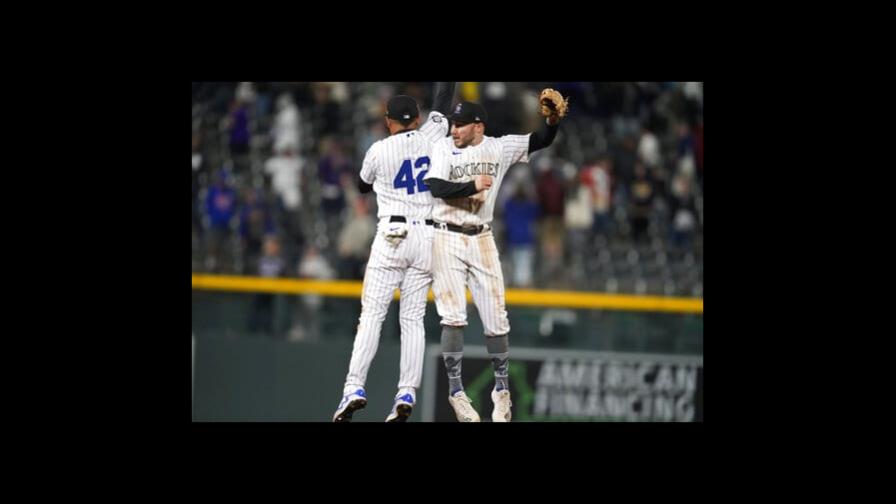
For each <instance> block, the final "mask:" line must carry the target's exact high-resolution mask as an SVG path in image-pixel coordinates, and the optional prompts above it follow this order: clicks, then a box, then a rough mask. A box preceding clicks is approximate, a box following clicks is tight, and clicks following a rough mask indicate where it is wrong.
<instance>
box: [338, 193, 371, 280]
mask: <svg viewBox="0 0 896 504" xmlns="http://www.w3.org/2000/svg"><path fill="white" fill-rule="evenodd" d="M352 209H353V211H352V216H351V218H350V219H348V220H347V221H346V223H345V225H344V226H343V227H342V232H340V233H339V242H338V249H339V260H340V268H339V270H340V271H339V278H345V279H352V280H360V279H363V278H364V264H365V263H366V262H367V258H368V256H369V255H370V245H371V244H372V243H373V237H374V235H375V234H376V220H375V219H374V218H373V217H372V216H371V215H370V211H369V210H368V200H367V199H366V198H360V197H356V198H355V200H354V203H353V204H352Z"/></svg>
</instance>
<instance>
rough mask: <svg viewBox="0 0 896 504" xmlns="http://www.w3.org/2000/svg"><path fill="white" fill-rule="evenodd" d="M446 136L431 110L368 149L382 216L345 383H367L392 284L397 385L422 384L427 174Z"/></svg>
mask: <svg viewBox="0 0 896 504" xmlns="http://www.w3.org/2000/svg"><path fill="white" fill-rule="evenodd" d="M447 134H448V121H447V119H445V116H443V115H442V114H440V113H438V112H432V113H430V115H429V118H428V120H427V121H426V123H425V124H423V126H421V127H420V129H418V130H416V131H407V132H403V133H398V134H396V135H392V136H390V137H388V138H385V139H383V140H380V141H378V142H376V143H374V144H373V145H371V146H370V149H368V151H367V154H366V156H365V157H364V164H363V166H362V168H361V179H362V180H364V182H366V183H368V184H373V190H374V191H375V192H376V201H377V205H378V207H379V209H378V213H377V216H378V217H380V222H379V225H378V227H377V235H376V238H375V239H374V241H373V246H372V248H371V252H370V260H369V261H368V262H367V271H366V272H365V274H364V287H363V289H362V294H361V318H360V321H359V324H358V331H357V333H356V335H355V343H354V348H353V349H352V357H351V362H350V364H349V371H348V375H347V376H346V380H345V386H346V389H348V388H356V387H358V386H362V387H363V386H364V384H365V383H366V381H367V372H368V371H369V369H370V364H371V363H372V362H373V357H374V355H375V354H376V350H377V346H378V345H379V339H380V329H381V328H382V325H383V320H385V318H386V313H387V312H388V310H389V303H391V302H392V297H393V295H394V293H395V289H396V288H398V289H399V290H400V292H401V303H400V307H399V321H400V323H401V373H400V376H399V382H398V387H399V389H402V388H406V387H413V388H415V389H416V388H419V387H420V382H421V380H422V377H423V354H424V350H425V343H426V341H425V334H424V327H423V317H424V315H425V313H426V294H427V293H428V292H429V286H430V284H431V283H432V267H431V265H432V254H431V250H432V239H433V228H432V226H427V225H426V220H427V219H430V218H431V214H432V205H433V198H432V195H431V194H430V192H429V187H428V186H427V185H426V184H424V183H423V177H424V176H425V175H426V172H427V170H428V169H429V167H430V158H431V155H432V153H431V151H432V145H433V142H434V141H435V140H438V139H439V138H442V137H445V136H446V135H447ZM391 216H402V217H405V219H406V221H407V222H405V223H395V222H390V217H391ZM393 228H398V229H401V228H406V229H407V236H406V237H405V238H404V239H403V240H402V241H401V242H400V243H399V244H398V245H393V244H392V243H390V242H389V241H388V240H387V239H386V236H385V234H386V233H387V232H389V231H390V229H393Z"/></svg>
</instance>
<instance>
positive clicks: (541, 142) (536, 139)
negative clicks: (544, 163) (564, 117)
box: [529, 118, 559, 154]
mask: <svg viewBox="0 0 896 504" xmlns="http://www.w3.org/2000/svg"><path fill="white" fill-rule="evenodd" d="M551 119H553V118H549V119H548V120H547V121H546V122H545V123H542V125H541V126H540V127H539V128H538V129H537V130H535V131H533V132H532V134H531V135H529V154H532V153H533V152H535V151H537V150H538V149H544V148H545V147H547V146H549V145H551V144H552V143H553V142H554V138H555V137H556V136H557V123H559V119H557V120H556V122H555V123H554V124H551V121H550V120H551Z"/></svg>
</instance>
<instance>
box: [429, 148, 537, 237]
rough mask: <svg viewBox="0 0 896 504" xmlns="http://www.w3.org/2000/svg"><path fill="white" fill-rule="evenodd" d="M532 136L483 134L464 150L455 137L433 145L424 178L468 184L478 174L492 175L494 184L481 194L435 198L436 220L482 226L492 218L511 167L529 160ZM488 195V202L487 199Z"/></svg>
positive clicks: (434, 210)
mask: <svg viewBox="0 0 896 504" xmlns="http://www.w3.org/2000/svg"><path fill="white" fill-rule="evenodd" d="M529 136H530V135H528V134H527V135H505V136H502V137H498V138H495V137H489V136H486V137H483V138H482V142H480V143H479V145H470V146H467V147H465V148H463V149H458V148H457V147H455V146H454V140H452V139H451V138H450V137H449V138H444V139H441V140H439V141H438V142H436V144H435V145H434V146H433V153H432V167H431V168H430V170H429V173H428V174H427V175H426V176H424V180H426V179H429V178H440V179H442V180H447V181H448V182H455V183H464V182H469V181H471V180H473V177H474V176H476V175H491V176H492V177H493V181H492V186H491V188H489V189H488V190H486V191H483V193H480V194H479V195H477V196H468V197H463V198H451V199H441V198H435V204H434V205H435V206H434V208H433V214H432V215H433V219H434V220H435V221H437V222H447V223H450V224H456V225H458V226H478V225H481V224H488V223H489V222H491V221H492V218H493V216H494V210H495V200H496V199H497V198H498V189H500V187H501V182H502V181H503V180H504V175H506V174H507V170H508V169H509V168H510V167H511V166H513V165H514V164H516V163H518V162H527V161H529ZM483 198H484V201H483Z"/></svg>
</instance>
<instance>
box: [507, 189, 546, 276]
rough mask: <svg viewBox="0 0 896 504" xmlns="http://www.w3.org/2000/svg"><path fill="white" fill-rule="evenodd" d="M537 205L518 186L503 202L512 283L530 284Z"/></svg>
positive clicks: (533, 257)
mask: <svg viewBox="0 0 896 504" xmlns="http://www.w3.org/2000/svg"><path fill="white" fill-rule="evenodd" d="M536 218H538V205H536V204H535V202H534V201H532V200H531V199H530V198H529V195H528V194H527V193H526V190H525V189H524V187H522V186H518V187H517V188H516V190H515V191H514V193H513V197H511V198H510V199H509V200H507V202H506V203H505V204H504V225H505V226H506V228H507V249H508V251H509V253H510V258H511V264H512V265H513V276H512V277H511V283H512V285H515V286H517V287H531V286H532V262H533V260H534V259H535V233H534V228H535V219H536Z"/></svg>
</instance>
